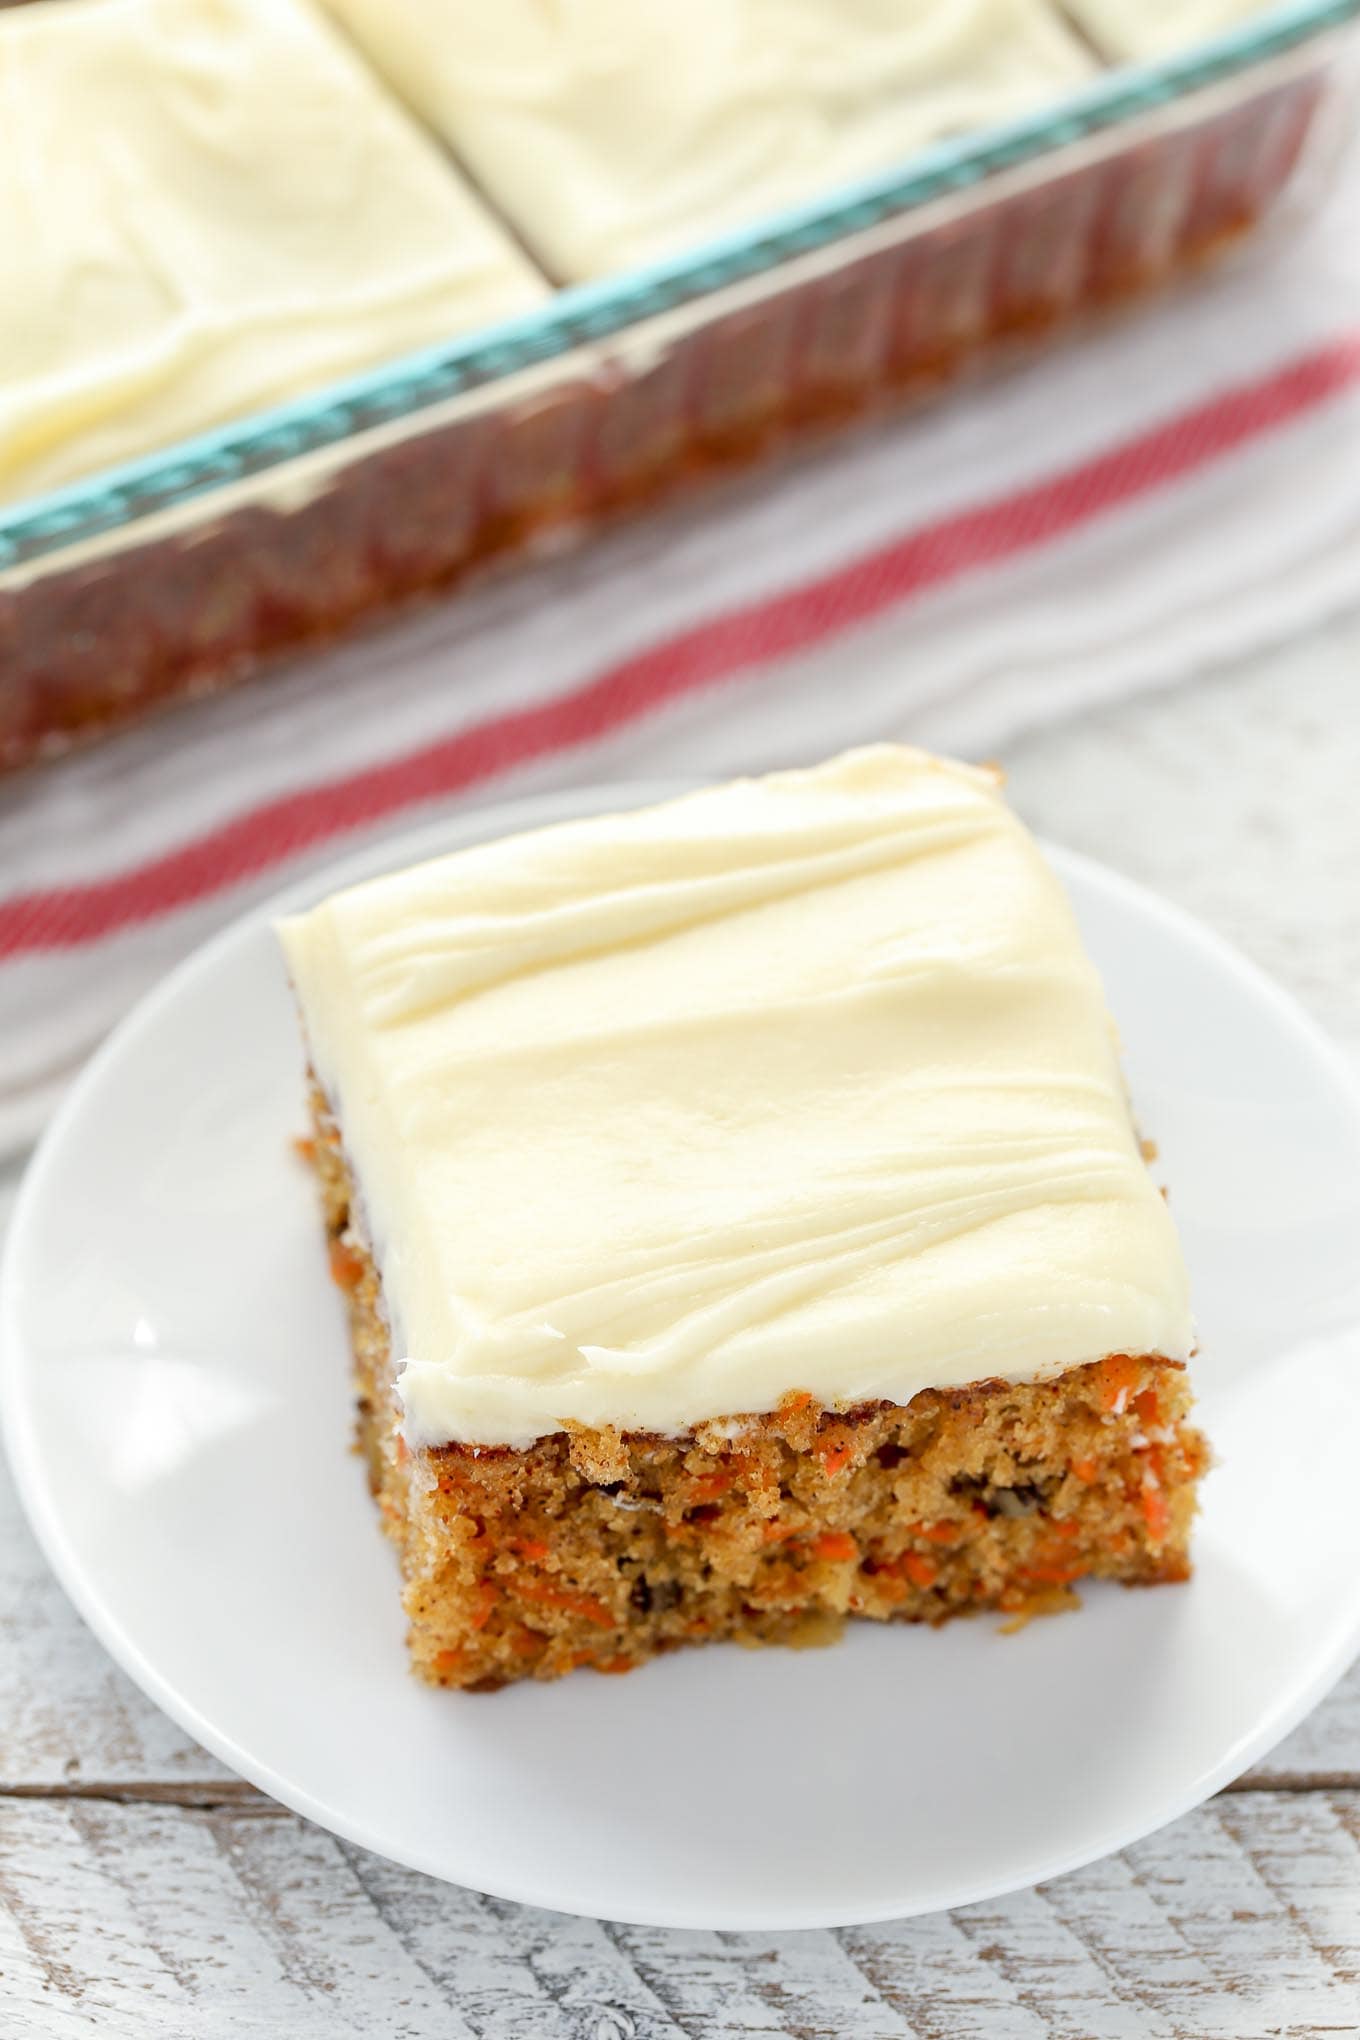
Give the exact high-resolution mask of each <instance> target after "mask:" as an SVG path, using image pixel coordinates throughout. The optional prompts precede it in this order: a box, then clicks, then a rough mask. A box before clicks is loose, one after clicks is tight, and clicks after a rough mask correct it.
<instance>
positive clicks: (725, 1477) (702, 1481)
mask: <svg viewBox="0 0 1360 2040" xmlns="http://www.w3.org/2000/svg"><path fill="white" fill-rule="evenodd" d="M736 1477H737V1476H736V1473H735V1471H734V1470H733V1469H731V1468H729V1469H727V1470H723V1469H721V1468H720V1469H719V1470H718V1471H717V1472H714V1473H699V1474H696V1475H695V1476H694V1479H693V1480H692V1481H691V1483H690V1493H691V1495H692V1496H693V1499H694V1500H695V1501H696V1502H716V1501H717V1499H718V1497H719V1496H720V1495H725V1494H726V1493H727V1490H728V1489H729V1488H730V1487H731V1485H732V1483H733V1481H734V1480H735V1479H736Z"/></svg>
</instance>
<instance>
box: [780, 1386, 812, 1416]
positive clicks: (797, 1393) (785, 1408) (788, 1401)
mask: <svg viewBox="0 0 1360 2040" xmlns="http://www.w3.org/2000/svg"><path fill="white" fill-rule="evenodd" d="M811 1401H812V1396H811V1393H810V1392H809V1390H807V1389H806V1388H795V1389H794V1390H793V1391H792V1393H791V1394H789V1395H786V1396H785V1397H784V1400H783V1402H781V1403H780V1405H779V1410H778V1414H779V1415H780V1416H784V1415H787V1414H789V1413H790V1412H792V1411H793V1410H805V1409H806V1408H807V1407H808V1405H809V1403H810V1402H811Z"/></svg>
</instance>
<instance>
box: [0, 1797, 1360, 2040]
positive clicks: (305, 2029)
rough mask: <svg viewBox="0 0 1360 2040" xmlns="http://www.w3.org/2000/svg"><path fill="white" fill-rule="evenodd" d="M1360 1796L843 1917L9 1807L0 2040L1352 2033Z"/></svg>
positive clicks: (256, 1823) (1227, 1815) (1221, 1823)
mask: <svg viewBox="0 0 1360 2040" xmlns="http://www.w3.org/2000/svg"><path fill="white" fill-rule="evenodd" d="M1358 1879H1360V1793H1357V1792H1356V1791H1354V1790H1348V1791H1344V1792H1313V1793H1308V1794H1306V1795H1302V1796H1301V1795H1299V1794H1295V1793H1276V1792H1269V1791H1261V1792H1252V1793H1242V1794H1238V1795H1236V1796H1235V1797H1229V1798H1226V1799H1220V1800H1217V1801H1215V1802H1213V1803H1212V1804H1210V1805H1209V1806H1206V1807H1201V1808H1200V1810H1199V1811H1198V1812H1197V1813H1195V1814H1192V1815H1190V1816H1189V1818H1188V1819H1186V1820H1184V1821H1181V1822H1179V1823H1178V1824H1177V1826H1176V1827H1175V1828H1174V1829H1170V1830H1167V1831H1166V1832H1165V1833H1163V1834H1162V1835H1159V1836H1154V1837H1152V1839H1151V1840H1149V1841H1147V1842H1143V1843H1140V1844H1139V1845H1138V1847H1137V1848H1135V1849H1131V1850H1128V1851H1127V1852H1126V1853H1125V1854H1124V1855H1123V1856H1119V1857H1115V1858H1113V1859H1111V1860H1110V1861H1108V1862H1105V1863H1102V1864H1098V1865H1096V1866H1094V1867H1093V1868H1092V1869H1090V1870H1085V1871H1080V1872H1077V1873H1076V1874H1074V1875H1072V1876H1070V1877H1065V1878H1062V1879H1060V1880H1058V1881H1057V1882H1056V1883H1054V1884H1051V1885H1043V1886H1040V1887H1039V1888H1038V1889H1036V1890H1034V1891H1029V1892H1024V1893H1020V1894H1018V1895H1016V1896H1015V1897H1013V1898H1010V1899H1004V1900H1000V1901H997V1902H995V1903H993V1904H989V1905H981V1906H967V1907H964V1908H962V1909H961V1910H959V1911H957V1912H955V1913H952V1914H948V1915H943V1916H940V1917H937V1918H934V1919H925V1920H908V1921H897V1922H893V1923H890V1924H888V1925H886V1926H879V1927H859V1928H854V1929H845V1930H843V1931H841V1932H838V1933H803V1934H791V1935H769V1936H767V1935H758V1934H699V1933H672V1932H662V1931H659V1930H654V1929H648V1928H634V1927H626V1928H625V1927H604V1926H600V1925H598V1924H597V1923H595V1922H594V1921H588V1920H568V1919H564V1918H562V1917H561V1916H560V1915H557V1914H551V1913H541V1912H534V1911H531V1910H529V1909H527V1908H524V1907H520V1906H505V1905H501V1904H499V1903H497V1902H496V1901H494V1900H490V1899H484V1898H479V1897H477V1896H476V1895H474V1894H473V1893H471V1892H467V1891H460V1890H458V1889H456V1888H454V1887H452V1886H449V1885H440V1884H436V1883H433V1882H432V1881H431V1880H430V1879H429V1878H426V1877H421V1876H418V1875H416V1874H415V1873H414V1872H411V1871H405V1870H398V1869H395V1868H393V1867H392V1866H391V1865H388V1864H382V1863H379V1862H378V1861H377V1860H376V1859H375V1858H373V1857H369V1856H366V1855H364V1854H363V1852H362V1851H356V1850H354V1849H351V1848H349V1847H348V1846H346V1845H344V1844H341V1843H339V1842H337V1841H335V1840H333V1839H332V1838H331V1837H330V1836H328V1835H323V1834H321V1833H319V1832H318V1831H317V1830H316V1829H314V1828H310V1827H308V1826H307V1825H306V1823H305V1822H302V1821H299V1820H297V1819H295V1818H294V1817H293V1816H292V1815H291V1814H283V1813H280V1814H278V1815H277V1816H276V1817H273V1818H270V1819H268V1820H259V1819H256V1818H254V1817H252V1816H251V1815H250V1814H249V1813H246V1812H243V1811H241V1810H240V1809H236V1808H231V1807H221V1808H217V1809H214V1810H202V1809H193V1808H183V1807H173V1806H114V1805H107V1804H94V1803H91V1802H88V1801H85V1802H66V1803H52V1802H45V1803H44V1802H37V1801H13V1800H11V1801H6V1802H0V1971H2V1972H3V1983H4V1992H5V1995H4V1998H3V2000H0V2002H3V2004H4V2008H5V2023H4V2028H3V2030H4V2032H5V2035H6V2040H30V2036H31V2040H49V2036H52V2035H58V2036H65V2035H66V2034H68V2033H71V2034H74V2033H88V2032H98V2033H99V2034H100V2035H101V2036H114V2040H123V2036H127V2040H162V2036H164V2040H172V2036H173V2040H184V2036H189V2035H192V2036H194V2040H217V2036H219V2035H232V2036H236V2035H257V2034H258V2035H271V2036H275V2035H277V2036H287V2040H323V2036H324V2040H340V2036H347V2035H351V2034H352V2035H356V2036H357V2035H362V2036H364V2040H388V2036H391V2040H469V2036H473V2035H475V2036H478V2040H686V2036H687V2040H729V2036H732V2035H736V2034H740V2035H742V2036H743V2040H779V2036H784V2035H788V2036H793V2040H845V2036H853V2040H1000V2036H1004V2040H1044V2036H1050V2040H1093V2036H1099V2040H1188V2036H1194V2040H1219V2036H1222V2040H1277V2036H1280V2035H1286V2034H1287V2035H1290V2036H1295V2040H1305V2036H1307V2040H1312V2036H1318V2040H1321V2036H1323V2035H1328V2036H1336V2035H1340V2034H1353V2033H1354V2032H1355V2031H1356V2030H1357V2026H1358V2025H1360V1915H1358V1914H1357V1908H1356V1905H1355V1893H1356V1890H1357V1880H1358Z"/></svg>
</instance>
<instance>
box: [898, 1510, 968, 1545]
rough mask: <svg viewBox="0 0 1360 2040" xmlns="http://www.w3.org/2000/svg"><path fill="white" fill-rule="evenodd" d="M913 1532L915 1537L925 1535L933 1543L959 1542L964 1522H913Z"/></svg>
mask: <svg viewBox="0 0 1360 2040" xmlns="http://www.w3.org/2000/svg"><path fill="white" fill-rule="evenodd" d="M984 1513H985V1512H984ZM911 1534H912V1536H913V1537H924V1538H926V1539H927V1541H928V1542H929V1543H931V1544H957V1543H958V1541H959V1539H960V1537H962V1535H963V1525H962V1523H913V1524H912V1526H911Z"/></svg>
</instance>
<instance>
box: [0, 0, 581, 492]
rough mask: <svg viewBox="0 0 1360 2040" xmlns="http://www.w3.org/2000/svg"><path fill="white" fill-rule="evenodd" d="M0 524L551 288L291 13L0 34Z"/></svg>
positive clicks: (83, 16) (43, 16) (96, 9)
mask: <svg viewBox="0 0 1360 2040" xmlns="http://www.w3.org/2000/svg"><path fill="white" fill-rule="evenodd" d="M0 220H3V222H4V230H3V233H0V501H3V500H5V499H6V498H13V497H16V496H20V495H25V494H29V493H31V492H33V491H36V490H42V489H48V488H53V487H56V486H59V485H60V484H62V483H65V482H69V481H72V480H74V479H76V478H78V477H80V476H82V475H85V474H89V473H92V472H94V471H95V470H97V469H99V468H101V467H105V466H107V465H109V464H111V463H113V462H116V461H123V460H128V459H132V458H135V457H137V456H138V455H141V454H145V453H149V452H152V451H155V450H156V449H158V448H160V447H163V446H166V445H168V444H170V443H172V442H173V441H175V440H176V439H179V438H182V437H184V436H185V435H187V434H190V433H194V432H199V431H204V430H207V429H208V428H209V427H210V426H213V425H217V424H220V423H222V422H224V421H226V420H228V419H230V418H233V417H237V416H241V415H243V414H245V413H248V412H250V411H252V410H255V409H258V408H260V407H263V406H265V405H268V404H273V403H276V402H281V401H283V400H284V399H286V398H289V397H293V396H296V395H298V394H299V393H301V392H304V391H307V390H309V389H312V388H314V387H319V386H321V385H323V384H325V383H326V382H328V381H330V380H332V379H334V378H337V377H340V376H343V375H347V374H351V373H354V372H357V371H358V370H360V369H363V368H366V367H369V366H371V365H373V364H374V363H376V362H379V361H381V360H383V359H384V358H386V357H388V356H394V355H399V354H401V353H402V352H404V351H409V350H411V349H413V348H416V347H420V346H423V345H425V344H427V343H430V342H434V341H438V340H441V339H445V338H448V337H450V336H451V335H454V334H457V333H460V332H463V331H465V330H467V329H468V328H470V327H474V326H478V325H483V324H486V323H488V322H490V321H492V320H494V319H496V318H500V317H505V316H509V315H510V314H511V313H513V312H516V311H520V310H523V309H525V308H526V307H528V306H530V305H533V304H535V303H537V302H539V301H540V300H541V299H542V298H543V297H544V296H546V294H547V286H546V284H545V283H544V281H543V280H542V278H540V277H539V276H538V275H537V273H536V271H534V270H533V269H532V268H531V266H530V265H529V263H528V262H527V261H526V260H525V258H524V257H523V256H522V255H521V254H520V253H519V251H518V250H517V249H516V248H515V247H514V245H513V243H512V242H511V241H510V239H509V238H508V236H507V235H506V234H505V233H504V232H503V230H502V229H501V228H500V227H499V226H498V225H497V224H496V223H495V222H494V221H493V219H492V218H491V216H490V214H489V213H488V212H487V211H486V209H485V208H484V207H483V206H482V205H481V203H480V202H479V201H478V200H477V199H476V198H475V197H474V195H473V194H472V192H471V191H470V190H469V189H468V188H467V186H466V184H465V183H464V181H463V179H462V178H461V176H460V175H459V173H458V172H457V170H456V169H455V168H454V167H453V166H452V165H451V164H450V163H448V162H447V161H446V159H445V157H444V155H443V153H442V152H441V150H440V149H439V147H438V146H437V144H436V143H435V142H434V141H433V140H432V138H431V137H429V136H428V135H426V134H425V133H424V132H422V130H421V129H420V128H419V127H418V126H417V125H416V124H415V123H414V122H413V121H412V120H411V119H410V116H409V115H408V114H407V112H406V111H405V109H404V108H403V107H402V106H400V105H399V104H398V103H397V102H396V101H395V100H394V99H392V98H390V97H389V95H388V93H387V92H386V90H385V88H384V87H383V86H382V85H381V84H380V82H379V81H378V80H377V79H376V78H375V77H373V76H372V74H371V73H370V72H369V71H368V70H367V69H366V67H365V66H364V65H363V63H362V62H361V61H360V59H359V58H358V57H357V55H356V54H355V52H354V51H353V50H352V49H351V48H350V46H349V44H348V42H347V41H346V39H345V38H344V37H342V36H341V35H340V34H339V33H338V32H337V31H336V30H335V28H334V27H333V25H332V24H331V23H329V22H328V21H326V20H325V19H323V18H322V17H321V16H320V15H318V14H316V13H314V12H313V11H312V10H311V8H310V7H309V6H307V5H305V4H303V0H44V4H43V5H41V6H30V7H16V8H10V9H5V10H4V11H3V12H0Z"/></svg>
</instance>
